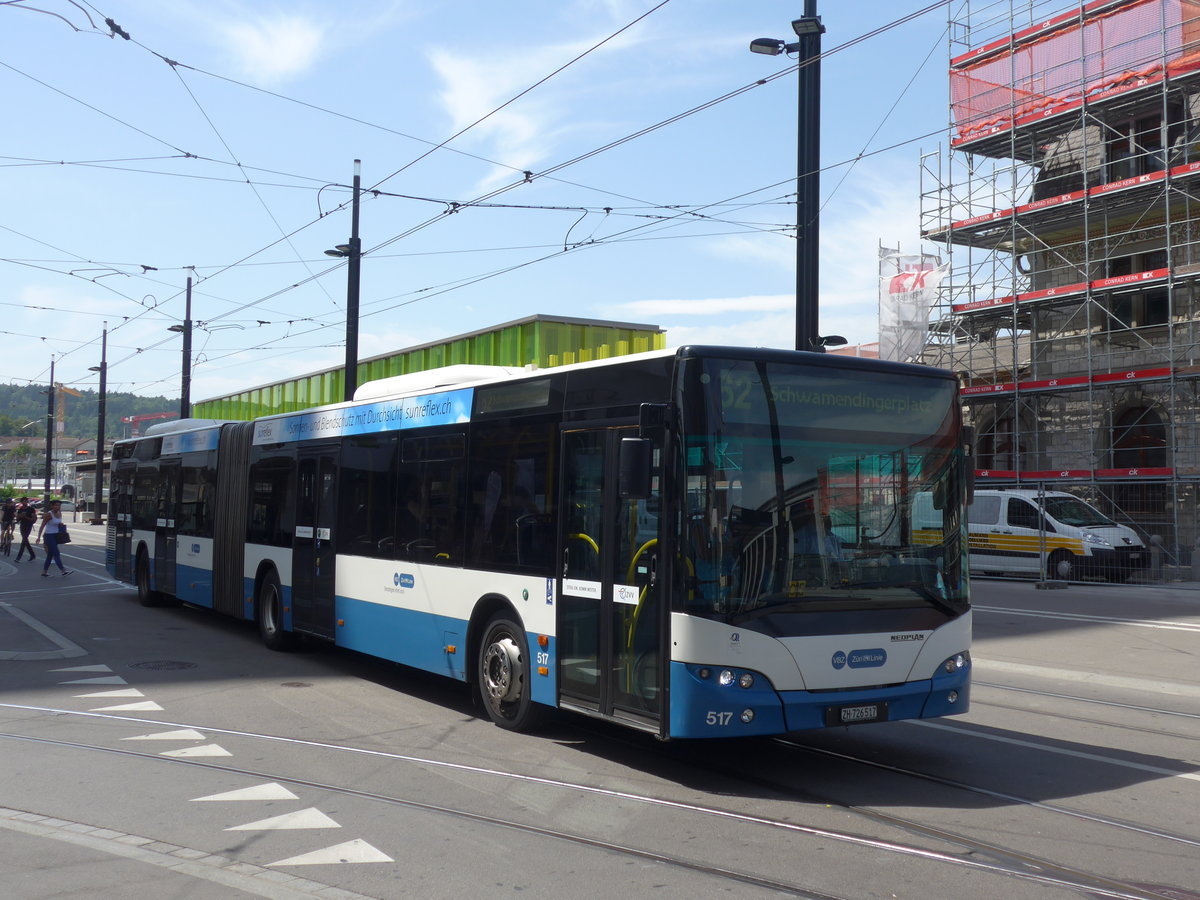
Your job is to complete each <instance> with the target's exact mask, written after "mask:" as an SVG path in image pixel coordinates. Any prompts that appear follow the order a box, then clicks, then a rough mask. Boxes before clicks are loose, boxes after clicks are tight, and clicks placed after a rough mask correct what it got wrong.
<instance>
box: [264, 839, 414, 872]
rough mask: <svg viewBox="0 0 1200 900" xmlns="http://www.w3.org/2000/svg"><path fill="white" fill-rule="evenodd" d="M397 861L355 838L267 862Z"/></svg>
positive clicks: (305, 864) (310, 864)
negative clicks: (322, 848) (288, 857)
mask: <svg viewBox="0 0 1200 900" xmlns="http://www.w3.org/2000/svg"><path fill="white" fill-rule="evenodd" d="M375 862H395V860H394V859H392V858H391V857H390V856H388V855H386V854H384V853H381V852H380V851H378V850H376V849H375V848H374V847H372V846H371V845H370V844H368V843H367V842H366V841H364V840H358V839H355V840H353V841H346V843H344V844H337V845H336V846H333V847H326V848H325V849H324V850H314V851H313V852H312V853H305V854H303V855H301V856H293V857H292V858H291V859H281V860H279V862H273V863H267V868H271V867H272V866H325V865H329V864H331V863H375Z"/></svg>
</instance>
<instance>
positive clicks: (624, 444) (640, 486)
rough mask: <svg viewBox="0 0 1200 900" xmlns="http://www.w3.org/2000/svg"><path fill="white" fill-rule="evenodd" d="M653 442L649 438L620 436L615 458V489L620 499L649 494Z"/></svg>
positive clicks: (637, 497)
mask: <svg viewBox="0 0 1200 900" xmlns="http://www.w3.org/2000/svg"><path fill="white" fill-rule="evenodd" d="M653 453H654V442H653V441H651V440H650V439H649V438H635V437H627V438H621V450H620V455H619V456H618V458H617V491H618V492H619V493H620V495H621V499H622V500H645V499H646V498H647V497H649V496H650V465H651V462H652V460H653Z"/></svg>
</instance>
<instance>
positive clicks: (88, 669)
mask: <svg viewBox="0 0 1200 900" xmlns="http://www.w3.org/2000/svg"><path fill="white" fill-rule="evenodd" d="M50 671H51V672H111V671H112V669H110V668H109V667H108V666H106V665H103V664H101V665H96V666H68V667H67V668H65V669H51V670H50Z"/></svg>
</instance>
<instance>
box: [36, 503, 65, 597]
mask: <svg viewBox="0 0 1200 900" xmlns="http://www.w3.org/2000/svg"><path fill="white" fill-rule="evenodd" d="M43 534H45V536H46V563H45V565H43V566H42V577H43V578H48V577H49V576H50V563H51V562H53V563H54V564H55V565H56V566H58V570H59V571H60V572H62V573H63V575H70V574H71V570H70V569H65V568H63V564H62V556H61V555H60V554H59V552H58V545H59V544H60V543H62V544H65V543H67V542H68V541H70V539H71V538H70V536H69V535H68V534H67V526H66V525H65V524H64V523H63V520H62V504H61V503H60V502H59V501H58V500H51V501H50V508H49V509H47V510H46V512H45V513H44V514H43V515H42V525H41V527H40V528H38V536H37V542H38V543H39V544H40V543H41V542H42V535H43ZM64 537H65V538H66V539H65V540H63V538H64Z"/></svg>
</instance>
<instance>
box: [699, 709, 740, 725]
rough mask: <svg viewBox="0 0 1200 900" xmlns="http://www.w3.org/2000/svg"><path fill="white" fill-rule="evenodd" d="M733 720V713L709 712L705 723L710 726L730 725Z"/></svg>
mask: <svg viewBox="0 0 1200 900" xmlns="http://www.w3.org/2000/svg"><path fill="white" fill-rule="evenodd" d="M732 719H733V713H731V712H713V711H712V710H709V712H708V715H707V716H705V719H704V721H705V722H706V723H707V724H709V725H728V724H729V723H730V721H732Z"/></svg>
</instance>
